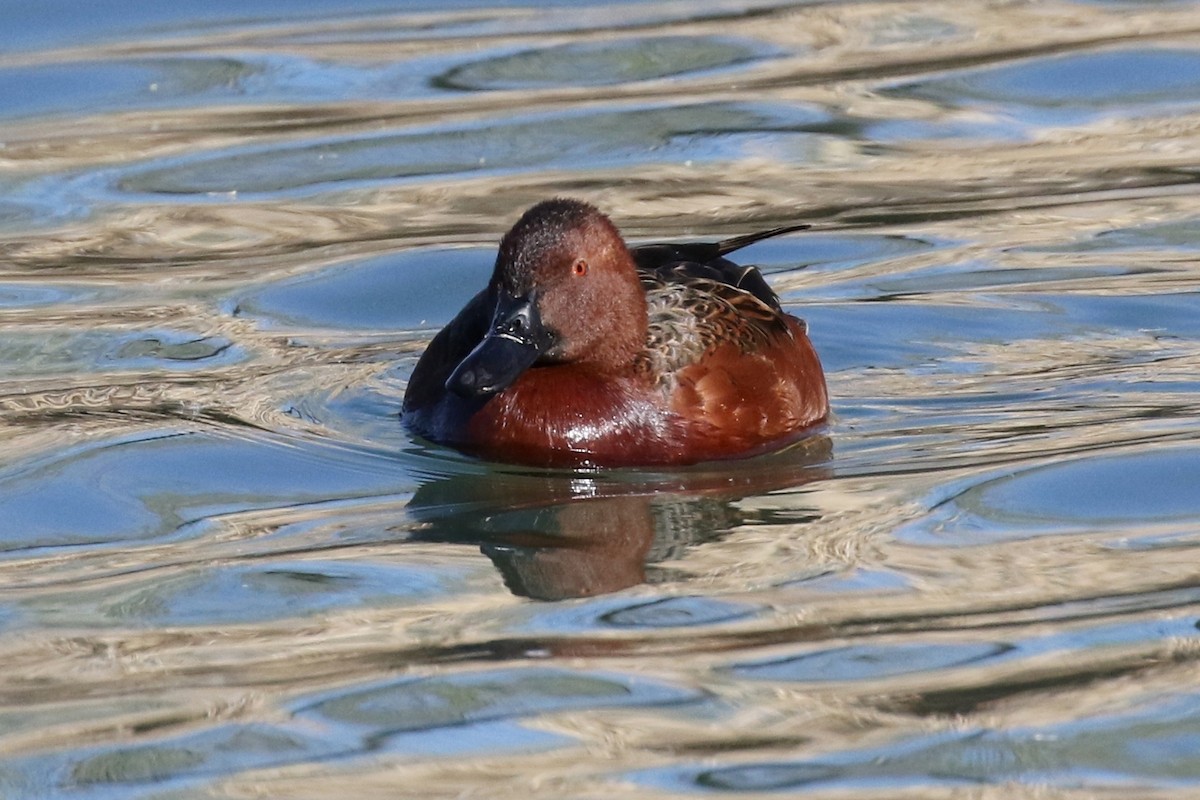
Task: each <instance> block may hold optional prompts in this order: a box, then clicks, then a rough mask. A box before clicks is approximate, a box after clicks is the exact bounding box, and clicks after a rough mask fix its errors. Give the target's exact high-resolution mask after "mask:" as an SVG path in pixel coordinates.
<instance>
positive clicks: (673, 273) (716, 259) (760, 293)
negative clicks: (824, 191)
mask: <svg viewBox="0 0 1200 800" xmlns="http://www.w3.org/2000/svg"><path fill="white" fill-rule="evenodd" d="M809 227H811V226H810V225H807V224H798V225H785V226H782V227H779V228H771V229H770V230H766V231H759V232H757V233H747V234H744V235H742V236H735V237H733V238H731V239H722V240H721V241H719V242H683V243H659V244H645V245H641V246H640V247H635V248H633V249H632V250H631V252H632V254H633V259H634V262H635V263H636V264H637V266H638V269H639V271H641V272H643V273H651V274H656V275H659V276H661V277H662V278H663V279H664V280H668V281H670V280H685V279H689V278H691V279H695V280H706V281H713V282H716V283H723V284H727V285H729V286H731V287H733V288H735V289H738V290H741V291H743V292H749V293H750V294H752V295H754V296H755V297H757V298H758V299H759V300H761V301H762V302H763V303H766V304H767V305H768V306H770V307H771V308H773V309H776V310H778V309H779V298H778V297H776V295H775V292H774V291H772V289H771V287H770V286H769V285H768V284H767V282H766V280H765V279H764V278H763V276H762V273H761V272H759V271H758V269H757V268H756V267H750V266H740V265H738V264H735V263H733V262H732V261H730V260H729V259H727V258H725V256H727V255H729V254H730V253H732V252H734V251H735V250H740V249H742V248H743V247H746V246H748V245H751V244H754V243H755V242H761V241H762V240H764V239H770V238H771V237H773V236H781V235H783V234H785V233H792V232H794V231H802V230H805V229H807V228H809Z"/></svg>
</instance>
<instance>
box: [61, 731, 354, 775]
mask: <svg viewBox="0 0 1200 800" xmlns="http://www.w3.org/2000/svg"><path fill="white" fill-rule="evenodd" d="M331 753H332V749H331V748H330V746H329V745H328V744H325V743H323V742H321V741H319V740H314V739H309V738H307V737H305V736H304V735H302V734H300V733H298V732H295V731H286V730H283V729H281V728H277V727H273V726H268V725H257V724H255V725H226V726H222V727H218V728H215V729H212V730H208V731H204V732H201V733H197V734H192V735H189V736H182V737H178V738H174V739H167V740H164V741H161V742H157V743H153V744H133V745H126V746H123V747H122V746H118V747H112V748H106V749H104V750H102V751H101V752H97V753H95V754H94V755H90V756H82V757H80V756H76V757H75V758H73V759H71V760H70V762H69V763H68V764H67V765H66V766H65V768H64V770H63V771H64V772H65V775H63V777H62V778H61V779H60V781H59V786H60V788H62V789H73V788H81V787H83V788H86V787H100V786H112V787H115V786H127V787H130V788H132V787H133V786H137V785H147V786H148V785H159V786H162V785H163V784H167V785H169V784H170V783H171V782H173V781H178V780H181V779H187V778H195V777H199V776H205V775H215V774H225V775H227V774H231V773H235V772H240V771H242V770H248V769H261V768H263V767H267V766H277V765H282V764H287V763H293V762H297V761H304V760H311V759H315V758H321V757H327V756H329V755H330V754H331Z"/></svg>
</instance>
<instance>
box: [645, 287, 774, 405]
mask: <svg viewBox="0 0 1200 800" xmlns="http://www.w3.org/2000/svg"><path fill="white" fill-rule="evenodd" d="M683 266H685V267H686V266H687V265H686V264H685V265H683ZM641 277H642V287H643V288H644V289H645V290H646V312H647V318H648V322H649V326H648V329H647V339H646V348H645V350H644V351H643V353H642V355H641V356H639V361H640V364H639V366H640V367H642V368H644V369H645V370H646V372H647V374H649V375H651V376H653V377H654V379H655V380H656V382H658V383H660V384H661V385H662V386H663V387H664V388H665V389H667V390H668V391H670V390H671V389H672V388H673V387H674V385H675V380H676V378H677V376H678V375H679V373H680V372H682V371H683V370H685V369H687V368H688V367H690V366H692V365H694V364H698V363H700V362H701V361H703V360H704V359H705V358H706V357H707V356H708V355H709V354H711V353H714V352H715V351H717V350H719V349H721V348H728V347H733V348H736V351H737V352H741V353H754V352H757V351H759V350H761V349H763V348H765V347H769V346H770V345H771V344H772V343H774V342H778V341H779V340H780V339H781V338H786V339H790V338H791V336H792V332H791V330H790V329H789V327H788V323H787V319H788V317H787V315H786V314H785V313H784V312H783V311H781V310H779V308H778V301H777V300H775V298H774V293H772V294H771V298H772V300H774V304H771V303H767V302H764V301H763V300H762V299H761V298H760V297H759V296H758V295H756V294H755V293H753V292H750V291H746V290H744V289H740V288H738V287H736V286H733V285H731V284H729V283H726V282H725V281H724V280H711V279H708V278H703V277H696V276H694V275H693V274H691V271H690V270H688V269H682V270H679V271H676V270H672V269H666V268H664V269H660V270H658V271H656V272H645V271H643V272H642V273H641ZM760 279H761V278H760ZM763 285H764V286H765V285H766V284H765V282H764V284H763ZM768 291H770V289H769V287H768Z"/></svg>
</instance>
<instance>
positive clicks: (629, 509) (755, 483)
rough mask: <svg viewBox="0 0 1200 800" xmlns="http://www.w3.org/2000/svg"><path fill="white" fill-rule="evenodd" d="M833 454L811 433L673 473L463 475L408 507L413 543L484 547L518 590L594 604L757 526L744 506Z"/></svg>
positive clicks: (813, 471) (814, 470) (434, 486)
mask: <svg viewBox="0 0 1200 800" xmlns="http://www.w3.org/2000/svg"><path fill="white" fill-rule="evenodd" d="M831 451H832V445H831V443H830V441H829V439H828V437H825V436H813V437H809V438H808V439H805V440H803V441H802V442H799V443H797V444H796V445H794V446H793V447H791V448H789V449H788V450H787V451H785V452H781V453H775V454H772V455H770V456H764V457H761V458H757V459H752V460H747V461H736V462H724V463H720V464H715V465H714V464H710V465H706V466H705V467H702V468H695V469H689V470H683V471H679V472H675V473H639V472H633V471H617V472H612V473H595V474H591V473H563V472H553V473H551V472H519V471H504V470H497V471H493V472H485V473H482V474H456V475H452V476H447V477H443V478H440V479H437V480H432V481H430V482H429V483H426V484H424V485H423V486H422V487H421V488H420V489H419V490H418V491H417V493H416V495H415V496H414V497H413V499H412V501H411V502H410V503H409V506H408V510H409V513H410V514H411V515H412V516H413V517H414V519H415V520H416V521H417V522H418V523H419V525H418V527H417V531H416V533H415V534H414V538H417V539H420V540H422V541H438V542H455V543H473V544H476V545H478V546H479V547H480V549H481V550H482V551H483V553H484V554H485V555H486V556H487V557H488V558H490V559H491V560H492V563H494V564H495V565H496V568H497V569H498V570H499V571H500V574H501V575H503V577H504V582H505V584H506V585H507V586H508V588H509V589H510V590H511V591H512V592H513V593H514V594H517V595H521V596H524V597H531V598H535V599H539V600H561V599H565V598H570V597H588V596H592V595H599V594H605V593H608V592H615V591H618V590H620V589H624V588H627V587H629V586H635V585H637V584H640V583H645V582H647V581H648V580H650V581H652V580H653V579H654V578H655V576H656V575H661V574H662V573H663V572H664V571H666V570H667V569H669V567H665V566H664V564H665V563H666V562H669V561H670V560H672V559H676V558H679V557H680V556H681V555H682V554H683V553H684V552H685V551H686V550H687V549H688V548H689V547H693V546H695V545H697V544H701V543H703V542H706V541H713V540H716V539H719V538H721V537H723V536H725V535H727V534H728V533H729V532H730V531H732V530H733V529H735V528H736V527H738V526H739V525H742V524H744V523H746V522H748V521H749V517H750V516H751V515H752V514H754V512H753V511H749V512H748V511H745V510H743V509H741V508H739V507H738V505H737V501H739V500H742V499H743V498H746V497H751V496H755V495H762V494H766V493H768V492H772V491H777V490H781V489H786V488H790V487H796V486H801V485H803V484H806V483H809V482H811V481H813V480H817V479H819V478H822V477H826V476H827V475H828V468H827V466H824V465H827V464H828V462H829V456H830V453H831ZM796 511H797V512H800V511H803V509H800V508H797V509H796ZM812 513H815V512H812ZM793 518H794V517H793Z"/></svg>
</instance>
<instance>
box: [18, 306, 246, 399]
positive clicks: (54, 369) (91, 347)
mask: <svg viewBox="0 0 1200 800" xmlns="http://www.w3.org/2000/svg"><path fill="white" fill-rule="evenodd" d="M53 294H54V293H53V292H48V293H46V294H44V295H43V297H46V298H47V299H49V298H51V297H53ZM249 355H250V354H249V353H248V351H247V350H245V349H244V348H242V347H239V346H237V345H235V344H234V343H233V342H232V341H230V340H229V339H226V338H224V337H221V336H205V335H203V334H201V333H197V332H194V331H181V330H167V329H159V330H148V331H137V332H134V333H126V332H123V331H115V330H89V331H79V330H77V329H74V328H63V327H50V328H43V329H41V330H38V329H37V328H36V327H33V326H31V327H30V328H28V329H25V330H22V329H20V328H15V329H10V330H8V331H4V332H3V333H0V367H2V368H3V369H4V371H5V373H6V374H7V375H9V376H30V377H32V376H38V375H54V374H61V373H80V374H89V373H97V372H105V373H112V372H118V373H119V372H124V371H155V372H158V373H160V374H162V375H166V374H169V373H172V372H186V371H192V370H198V369H213V368H219V367H226V366H230V365H233V364H237V363H240V362H242V361H245V360H246V359H247V358H248V357H249ZM80 410H84V409H80Z"/></svg>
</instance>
